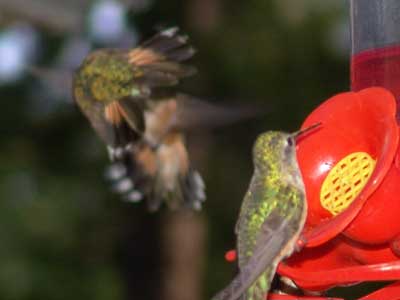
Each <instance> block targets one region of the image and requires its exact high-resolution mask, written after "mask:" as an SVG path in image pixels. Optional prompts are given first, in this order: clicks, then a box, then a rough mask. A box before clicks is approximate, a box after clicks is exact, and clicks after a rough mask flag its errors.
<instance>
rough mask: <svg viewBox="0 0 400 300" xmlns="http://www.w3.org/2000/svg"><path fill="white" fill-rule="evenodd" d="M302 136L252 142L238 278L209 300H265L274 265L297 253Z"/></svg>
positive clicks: (239, 228) (239, 230)
mask: <svg viewBox="0 0 400 300" xmlns="http://www.w3.org/2000/svg"><path fill="white" fill-rule="evenodd" d="M314 127H315V126H312V127H310V128H309V129H311V128H314ZM309 129H306V130H307V131H308V130H309ZM304 132H305V130H304V131H301V132H296V133H294V134H288V133H284V132H277V131H267V132H266V133H263V134H261V135H260V136H259V137H258V138H257V140H256V142H255V144H254V147H253V164H254V173H253V177H252V179H251V181H250V186H249V188H248V191H247V193H246V195H245V197H244V200H243V203H242V207H241V210H240V214H239V220H238V222H237V224H236V228H235V233H236V234H237V250H238V262H239V274H238V275H237V276H236V278H235V279H234V280H233V281H232V282H231V283H230V285H229V286H228V287H227V288H225V289H224V290H222V291H221V292H219V293H218V294H217V295H216V296H215V297H214V298H213V300H236V299H243V300H261V299H265V297H266V295H267V293H268V291H269V289H270V286H271V282H272V279H273V277H274V275H275V272H276V268H277V266H278V264H279V262H280V261H282V260H283V259H284V258H286V257H288V256H290V255H291V254H292V253H293V251H294V250H295V249H296V241H297V239H298V237H299V235H300V232H301V231H302V229H303V226H304V222H305V219H306V213H307V202H306V199H305V190H304V184H303V180H302V177H301V173H300V169H299V166H298V163H297V159H296V141H295V140H296V138H297V137H298V136H299V134H303V133H304Z"/></svg>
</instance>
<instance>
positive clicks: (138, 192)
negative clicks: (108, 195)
mask: <svg viewBox="0 0 400 300" xmlns="http://www.w3.org/2000/svg"><path fill="white" fill-rule="evenodd" d="M160 147H163V148H165V147H168V146H167V145H162V146H160ZM169 148H170V149H168V150H171V155H174V156H178V154H176V152H174V151H175V149H173V147H169ZM163 155H164V154H163V153H162V152H161V151H160V149H158V148H156V149H153V148H151V147H150V146H148V145H147V144H142V145H138V144H136V145H132V146H131V147H129V148H125V150H124V151H123V152H122V154H121V153H120V154H119V156H118V157H117V158H116V159H114V162H113V163H112V164H111V166H110V167H109V168H108V169H107V170H106V174H105V176H106V178H107V179H109V180H110V181H111V183H112V189H113V190H114V191H115V192H116V193H118V194H121V195H122V197H123V199H125V200H127V201H130V202H138V201H140V200H142V199H143V198H146V201H147V206H148V208H149V210H150V211H156V210H158V208H159V207H160V206H161V204H162V203H163V202H166V204H167V205H168V206H169V207H170V208H172V209H177V208H179V207H181V206H183V207H187V208H191V209H195V210H200V209H201V205H202V202H203V201H204V200H205V192H204V189H205V186H204V182H203V180H202V178H201V176H200V174H199V173H198V172H197V171H195V170H193V169H191V168H188V170H187V171H186V172H185V173H184V174H181V173H180V170H179V169H176V165H175V164H176V161H174V160H172V161H171V160H170V159H163ZM185 163H188V162H185ZM171 170H172V171H171Z"/></svg>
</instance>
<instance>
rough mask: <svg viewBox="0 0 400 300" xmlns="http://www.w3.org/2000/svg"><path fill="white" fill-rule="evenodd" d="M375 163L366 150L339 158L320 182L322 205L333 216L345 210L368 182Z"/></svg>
mask: <svg viewBox="0 0 400 300" xmlns="http://www.w3.org/2000/svg"><path fill="white" fill-rule="evenodd" d="M375 164H376V161H375V160H374V159H373V158H372V157H371V156H370V155H369V154H368V153H366V152H353V153H351V154H349V155H347V156H346V157H344V158H343V159H342V160H340V161H339V162H338V163H337V164H336V165H335V166H334V167H333V168H332V169H331V170H330V172H329V173H328V175H327V176H326V178H325V180H324V182H323V184H322V187H321V192H320V201H321V205H322V207H323V208H325V209H326V210H328V211H329V212H330V213H331V214H332V215H334V216H335V215H337V214H339V213H341V212H342V211H343V210H345V209H346V208H347V207H348V206H349V205H350V204H351V203H352V202H353V200H354V199H355V198H356V197H357V195H358V194H359V193H360V191H361V190H362V189H363V187H364V186H365V184H366V183H367V182H368V179H369V178H370V176H371V174H372V172H373V171H374V168H375Z"/></svg>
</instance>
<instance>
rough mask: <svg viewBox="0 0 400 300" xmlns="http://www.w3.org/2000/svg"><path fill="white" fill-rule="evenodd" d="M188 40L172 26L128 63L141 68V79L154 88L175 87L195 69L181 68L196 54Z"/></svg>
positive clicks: (158, 35)
mask: <svg viewBox="0 0 400 300" xmlns="http://www.w3.org/2000/svg"><path fill="white" fill-rule="evenodd" d="M187 41H188V38H187V37H186V36H182V35H179V29H178V28H177V27H173V28H170V29H166V30H163V31H161V32H159V33H158V34H156V35H155V36H154V37H152V38H150V39H149V40H147V41H145V42H144V43H143V44H142V45H141V46H139V47H137V48H135V49H133V50H131V51H130V52H129V53H128V57H129V62H130V63H131V64H132V65H133V66H135V67H137V68H138V71H139V73H140V76H138V79H139V77H140V80H141V81H142V82H143V83H144V84H146V85H147V86H149V87H150V88H151V87H162V86H171V85H176V84H177V83H178V82H179V80H180V79H181V78H184V77H188V76H191V75H193V74H194V73H195V72H196V70H195V68H193V67H192V66H186V65H182V64H181V62H183V61H186V60H188V59H189V58H191V57H192V56H193V55H194V54H195V52H196V51H195V50H194V48H193V47H191V46H190V45H188V44H187Z"/></svg>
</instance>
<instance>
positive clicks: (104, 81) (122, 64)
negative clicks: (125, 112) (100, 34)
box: [76, 50, 138, 104]
mask: <svg viewBox="0 0 400 300" xmlns="http://www.w3.org/2000/svg"><path fill="white" fill-rule="evenodd" d="M76 79H77V80H78V81H79V82H80V83H81V85H82V86H83V87H85V91H86V93H88V94H89V95H90V96H91V97H92V98H94V100H96V101H100V102H102V103H104V104H109V103H111V102H113V101H116V100H118V99H121V98H124V97H127V96H132V95H134V94H135V92H136V93H137V91H138V89H137V87H135V86H134V84H133V81H134V80H133V79H134V70H133V68H132V65H130V64H129V63H128V62H127V59H126V58H125V57H124V56H123V55H122V54H121V53H120V52H118V50H98V51H95V52H93V53H91V54H90V55H88V56H87V57H86V59H85V60H84V61H83V63H82V65H81V66H80V68H79V69H78V71H77V73H76ZM135 88H136V89H135Z"/></svg>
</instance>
